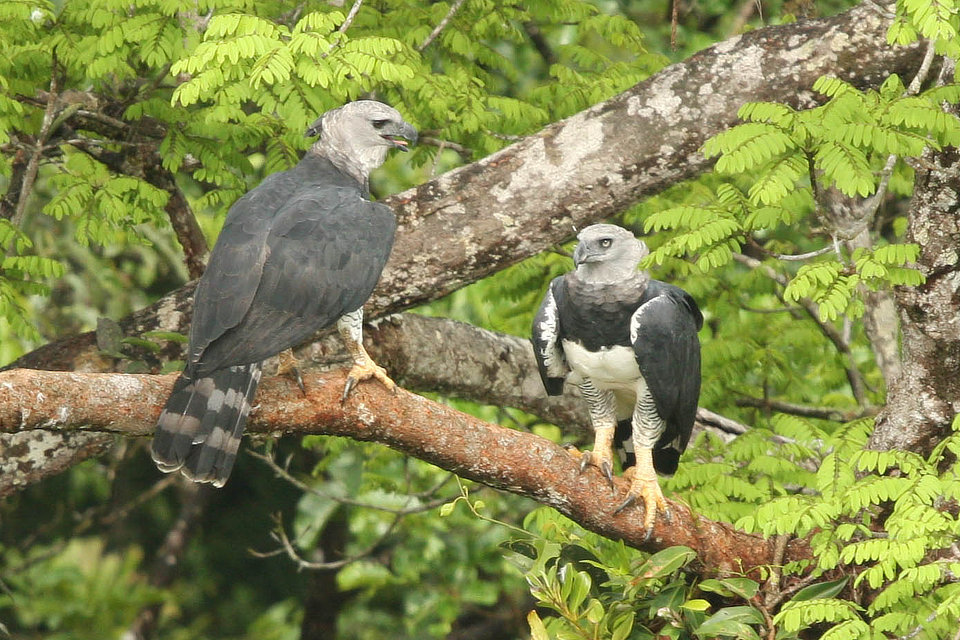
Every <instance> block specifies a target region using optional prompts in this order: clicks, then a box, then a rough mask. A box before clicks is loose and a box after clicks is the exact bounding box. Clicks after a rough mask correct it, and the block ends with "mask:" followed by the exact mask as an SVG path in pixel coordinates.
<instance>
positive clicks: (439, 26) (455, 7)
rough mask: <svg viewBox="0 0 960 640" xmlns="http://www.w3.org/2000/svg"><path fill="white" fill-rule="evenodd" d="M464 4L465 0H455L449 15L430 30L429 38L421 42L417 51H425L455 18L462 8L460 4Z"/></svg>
mask: <svg viewBox="0 0 960 640" xmlns="http://www.w3.org/2000/svg"><path fill="white" fill-rule="evenodd" d="M462 4H463V0H455V2H454V3H453V4H452V5H450V9H449V11H447V15H445V16H443V20H441V21H440V22H438V23H437V26H435V27H434V28H433V31H431V32H430V35H428V36H427V39H426V40H424V41H423V42H422V43H420V46H419V47H417V51H423V50H424V49H426V48H427V47H429V46H430V43H431V42H433V41H434V40H436V39H437V36H439V35H440V32H441V31H443V30H444V29H445V28H446V26H447V25H448V24H450V20H451V19H452V18H453V15H454V14H455V13H456V12H457V11H458V10H459V9H460V6H461V5H462Z"/></svg>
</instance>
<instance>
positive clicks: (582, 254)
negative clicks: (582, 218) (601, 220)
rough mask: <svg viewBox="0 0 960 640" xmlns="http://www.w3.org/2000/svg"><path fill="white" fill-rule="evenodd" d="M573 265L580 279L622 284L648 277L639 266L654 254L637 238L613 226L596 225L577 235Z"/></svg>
mask: <svg viewBox="0 0 960 640" xmlns="http://www.w3.org/2000/svg"><path fill="white" fill-rule="evenodd" d="M577 240H579V243H578V244H577V248H576V249H575V250H574V252H573V263H574V265H576V268H577V275H578V276H579V277H580V278H582V279H584V280H590V281H593V282H622V281H624V280H630V279H633V278H637V277H642V276H644V275H645V274H643V273H641V272H639V271H637V265H638V264H640V261H641V260H642V259H643V258H644V256H646V255H647V254H648V253H650V251H649V250H648V249H647V245H646V244H645V243H644V242H643V241H642V240H638V239H636V238H635V237H633V234H632V233H630V232H629V231H627V230H626V229H624V228H622V227H618V226H616V225H613V224H594V225H591V226H589V227H587V228H586V229H584V230H583V231H581V232H580V233H579V234H577Z"/></svg>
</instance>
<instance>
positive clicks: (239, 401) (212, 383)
mask: <svg viewBox="0 0 960 640" xmlns="http://www.w3.org/2000/svg"><path fill="white" fill-rule="evenodd" d="M259 382H260V364H259V363H254V364H248V365H244V366H238V367H228V368H226V369H220V370H218V371H214V372H213V373H212V374H210V375H209V376H206V377H203V378H197V379H194V378H192V377H191V376H190V375H189V374H187V373H184V374H182V375H181V376H180V377H179V378H178V379H177V381H176V383H175V384H174V386H173V392H172V393H171V394H170V398H169V399H168V400H167V405H166V407H164V410H163V413H161V414H160V419H159V420H158V421H157V431H156V434H155V435H154V438H153V445H152V448H151V455H152V456H153V460H154V462H156V463H157V466H158V467H159V468H160V470H161V471H163V472H165V473H170V472H173V471H177V470H179V471H180V472H181V473H183V475H185V476H187V477H188V478H190V479H192V480H194V481H196V482H209V483H212V484H213V485H214V486H217V487H222V486H223V485H224V483H226V481H227V478H229V477H230V471H231V469H233V463H234V462H235V461H236V459H237V450H238V449H239V448H240V439H241V437H242V435H243V428H244V426H245V425H246V423H247V417H248V416H249V414H250V409H251V407H252V406H253V397H254V395H255V394H256V391H257V385H258V384H259Z"/></svg>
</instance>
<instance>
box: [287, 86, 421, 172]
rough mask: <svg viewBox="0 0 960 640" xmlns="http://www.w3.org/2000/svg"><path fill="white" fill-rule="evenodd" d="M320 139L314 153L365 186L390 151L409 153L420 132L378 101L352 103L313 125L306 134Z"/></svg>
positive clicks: (323, 117) (393, 110) (328, 114)
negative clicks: (397, 150) (372, 172)
mask: <svg viewBox="0 0 960 640" xmlns="http://www.w3.org/2000/svg"><path fill="white" fill-rule="evenodd" d="M317 134H319V135H320V139H319V140H317V141H316V142H315V143H314V144H313V146H312V147H311V148H310V152H311V153H317V154H320V155H322V156H324V157H326V158H328V159H329V160H330V161H331V162H333V164H335V165H336V166H337V167H338V168H339V169H340V170H341V171H344V172H346V173H348V174H350V175H351V176H353V177H354V178H356V179H357V180H358V181H359V182H360V183H361V184H363V185H366V184H367V178H368V177H369V175H370V172H371V171H373V170H374V169H376V168H377V167H379V166H380V165H381V164H383V161H384V160H385V159H386V157H387V151H389V150H390V149H400V150H401V151H407V146H408V145H409V144H410V143H413V142H416V141H417V130H416V129H414V128H413V126H412V125H410V124H409V123H407V122H405V121H404V119H403V116H401V115H400V112H399V111H397V110H396V109H394V108H393V107H390V106H387V105H385V104H383V103H382V102H377V101H375V100H357V101H356V102H348V103H347V104H345V105H343V106H342V107H339V108H337V109H331V110H330V111H327V112H326V113H324V114H323V115H322V116H320V117H319V118H317V120H316V121H315V122H314V123H313V124H312V125H310V127H309V128H308V129H307V133H306V135H308V136H315V135H317Z"/></svg>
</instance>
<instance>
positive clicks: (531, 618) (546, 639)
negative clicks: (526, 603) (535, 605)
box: [527, 609, 550, 640]
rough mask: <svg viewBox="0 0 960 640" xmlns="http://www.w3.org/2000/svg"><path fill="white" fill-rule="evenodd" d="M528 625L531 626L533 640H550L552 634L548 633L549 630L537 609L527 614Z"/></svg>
mask: <svg viewBox="0 0 960 640" xmlns="http://www.w3.org/2000/svg"><path fill="white" fill-rule="evenodd" d="M527 624H529V625H530V638H531V640H550V634H549V633H547V628H546V627H545V626H543V620H541V619H540V615H539V614H537V612H536V610H535V609H531V610H530V613H528V614H527Z"/></svg>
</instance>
